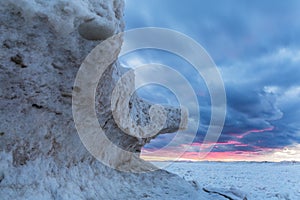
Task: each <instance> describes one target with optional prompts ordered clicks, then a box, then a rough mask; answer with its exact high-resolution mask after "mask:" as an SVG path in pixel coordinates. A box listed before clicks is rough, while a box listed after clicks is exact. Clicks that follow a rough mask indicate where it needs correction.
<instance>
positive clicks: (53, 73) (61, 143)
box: [0, 0, 197, 199]
mask: <svg viewBox="0 0 300 200" xmlns="http://www.w3.org/2000/svg"><path fill="white" fill-rule="evenodd" d="M123 6H124V3H123V1H121V0H114V1H112V0H77V1H67V0H55V1H40V0H19V1H13V0H5V1H4V0H2V1H0V22H1V23H0V32H1V35H0V44H1V46H0V48H1V55H0V82H1V91H0V97H1V101H0V109H1V116H0V117H1V118H0V119H1V124H0V133H1V134H0V137H1V140H0V156H1V162H0V196H1V199H142V198H148V199H149V198H150V199H166V198H170V199H192V198H193V199H194V198H195V197H196V196H197V193H196V190H195V189H194V188H193V187H191V186H190V184H189V183H187V182H185V181H184V180H183V179H181V178H179V177H178V176H176V175H173V174H170V173H168V172H165V171H163V170H157V171H155V172H149V173H142V174H132V173H125V172H119V171H116V170H114V169H111V168H109V167H106V166H104V165H103V164H102V163H101V162H99V161H97V160H96V159H95V158H94V157H93V156H92V155H91V154H90V153H89V152H88V151H87V150H86V148H85V147H84V146H83V144H82V142H81V140H80V139H79V137H78V134H77V131H76V129H75V125H74V122H73V117H72V109H71V104H72V90H73V89H74V90H75V91H76V90H80V88H73V83H74V80H75V77H76V74H77V71H78V68H79V66H80V65H81V63H82V61H83V60H84V58H85V57H86V56H87V55H88V53H89V52H90V51H91V50H92V49H93V48H94V47H95V46H96V45H98V44H99V40H103V39H106V38H107V37H109V36H110V35H111V34H113V33H118V32H120V31H122V30H123V29H124V22H123V19H122V16H123ZM121 70H122V69H121V67H120V66H119V64H118V63H117V62H116V63H114V64H112V65H111V66H110V67H109V68H108V69H107V70H106V71H105V76H104V77H103V79H102V80H100V83H99V96H98V97H97V98H96V100H98V101H97V102H98V103H99V104H101V106H102V107H104V109H102V110H99V112H98V115H100V116H101V117H99V122H100V124H101V125H103V127H104V128H105V129H106V130H107V133H109V134H107V136H108V138H109V139H110V140H111V141H113V143H114V144H116V145H119V146H120V147H121V148H123V149H125V150H127V151H129V152H133V154H132V155H135V153H136V152H137V153H138V152H139V151H140V149H141V147H142V146H143V145H144V144H145V143H146V142H149V140H150V139H151V137H154V136H153V135H151V137H148V138H147V137H146V138H143V139H137V138H136V137H134V136H130V135H128V134H124V133H123V132H122V131H121V130H118V129H117V127H116V123H115V122H113V121H112V118H111V117H112V113H111V112H110V111H109V110H108V106H111V105H110V103H111V102H110V101H108V100H107V99H105V98H108V96H104V95H106V94H107V93H109V92H111V89H112V87H113V85H114V84H115V83H116V80H117V78H119V77H120V73H121ZM128 84H132V83H128ZM127 87H129V86H128V85H127ZM103 88H104V89H105V90H104V89H103ZM101 92H102V93H101ZM131 101H132V103H133V105H134V106H133V107H132V109H131V112H134V113H135V115H134V116H135V117H133V119H137V118H140V119H142V120H141V121H140V122H139V123H140V124H139V125H144V124H145V123H147V120H148V119H149V114H148V113H147V112H142V111H141V108H142V107H146V108H150V106H151V104H150V103H147V102H145V101H143V100H141V99H139V98H138V97H133V98H132V100H131ZM101 112H102V113H101ZM166 112H167V113H168V115H171V116H173V118H174V119H175V121H168V120H167V123H166V124H167V125H166V127H163V130H162V132H165V131H175V130H176V129H178V128H180V125H179V124H178V122H179V121H178V120H179V118H180V115H178V114H179V109H171V108H167V109H166ZM116 158H117V155H115V157H113V158H111V159H116ZM124 162H125V161H124V160H123V161H122V160H121V161H120V163H118V165H120V164H121V165H122V164H124ZM130 167H131V166H130Z"/></svg>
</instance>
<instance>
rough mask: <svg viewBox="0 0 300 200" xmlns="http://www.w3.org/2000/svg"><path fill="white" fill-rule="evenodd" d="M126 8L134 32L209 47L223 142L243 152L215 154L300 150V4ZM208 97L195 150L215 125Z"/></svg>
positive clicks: (156, 3)
mask: <svg viewBox="0 0 300 200" xmlns="http://www.w3.org/2000/svg"><path fill="white" fill-rule="evenodd" d="M126 3H127V11H126V13H125V15H126V16H125V17H126V18H125V19H126V24H127V28H128V29H131V28H137V27H144V26H158V27H166V28H171V29H175V30H178V31H181V32H183V33H185V34H187V35H189V36H191V37H192V38H194V39H195V40H196V41H198V42H199V43H200V44H201V45H203V46H204V47H205V49H206V50H207V51H208V52H209V54H210V55H211V56H212V58H213V59H214V61H215V62H216V64H217V65H218V66H219V67H220V71H221V74H222V77H223V80H224V83H225V88H226V94H227V106H228V110H227V116H226V122H225V126H224V130H223V133H222V135H221V137H220V139H219V142H224V143H225V142H228V141H232V140H234V141H237V142H239V143H241V144H223V145H219V147H218V148H215V149H214V151H234V150H236V151H260V150H261V149H263V148H277V147H284V146H288V145H293V144H299V143H300V125H299V119H300V37H299V35H300V23H299V20H298V19H299V18H300V12H299V10H300V1H297V0H290V1H271V0H270V1H258V0H255V1H234V0H229V1H215V0H213V1H205V2H204V1H198V0H191V1H188V2H183V1H174V0H165V1H161V0H153V1H141V0H128V1H127V2H126ZM161 60H163V58H161ZM185 71H188V70H187V69H185ZM185 73H187V74H188V72H185ZM192 84H194V86H195V88H196V89H197V90H199V88H197V84H196V83H194V82H193V81H192ZM200 85H201V87H202V84H200ZM198 87H199V86H198ZM206 92H207V91H206V90H204V94H205V95H199V96H198V98H199V100H201V101H200V103H199V104H200V106H201V109H200V110H201V126H200V127H199V133H198V135H197V137H196V139H195V141H197V142H201V141H202V140H203V138H204V136H205V132H206V130H207V126H208V124H209V119H210V108H209V106H210V101H209V96H208V95H207V93H206ZM165 137H167V136H162V138H158V140H157V143H156V144H153V145H156V146H155V148H157V147H159V145H160V144H161V145H165V144H166V141H167V139H166V138H165ZM246 145H247V146H246Z"/></svg>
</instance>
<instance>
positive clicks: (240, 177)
mask: <svg viewBox="0 0 300 200" xmlns="http://www.w3.org/2000/svg"><path fill="white" fill-rule="evenodd" d="M155 164H156V165H160V164H162V163H159V162H155ZM165 169H166V170H167V171H169V172H172V173H175V174H178V175H179V176H181V177H183V178H184V179H186V180H187V181H191V182H192V184H193V185H194V186H195V187H197V188H198V190H199V192H201V193H203V196H205V195H207V198H208V199H247V200H252V199H253V200H264V199H291V200H297V199H300V163H299V162H298V163H295V162H280V163H266V162H262V163H257V162H174V163H172V164H171V165H169V166H168V167H167V168H165Z"/></svg>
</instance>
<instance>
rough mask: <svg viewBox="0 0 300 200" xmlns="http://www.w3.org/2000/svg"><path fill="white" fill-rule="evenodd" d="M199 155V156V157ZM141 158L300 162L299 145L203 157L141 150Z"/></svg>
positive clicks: (213, 154) (187, 153)
mask: <svg viewBox="0 0 300 200" xmlns="http://www.w3.org/2000/svg"><path fill="white" fill-rule="evenodd" d="M199 155H200V156H199ZM141 158H142V159H144V160H147V161H224V162H230V161H257V162H262V161H270V162H280V161H300V144H298V145H294V146H290V147H285V148H277V149H271V148H265V149H260V150H259V151H228V152H209V153H208V154H207V155H206V156H205V157H203V156H201V154H199V153H198V152H190V151H187V152H184V153H183V154H182V155H181V156H180V157H179V156H178V152H176V151H174V149H172V150H167V149H165V150H159V153H156V152H155V150H143V151H142V153H141Z"/></svg>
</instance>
